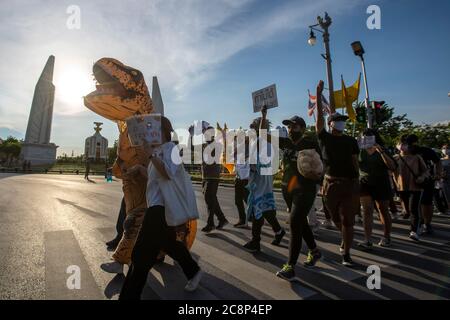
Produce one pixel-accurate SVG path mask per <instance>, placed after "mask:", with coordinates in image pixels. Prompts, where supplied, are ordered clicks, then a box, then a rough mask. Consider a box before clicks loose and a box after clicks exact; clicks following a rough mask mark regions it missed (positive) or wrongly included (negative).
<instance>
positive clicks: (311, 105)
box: [308, 90, 331, 117]
mask: <svg viewBox="0 0 450 320" xmlns="http://www.w3.org/2000/svg"><path fill="white" fill-rule="evenodd" d="M308 96H309V99H308V116H310V117H311V116H312V115H313V114H314V110H316V107H317V98H316V96H312V95H311V92H310V91H309V90H308ZM322 107H323V112H324V113H328V114H330V113H331V112H330V104H329V103H328V100H327V99H326V98H325V97H324V96H323V95H322Z"/></svg>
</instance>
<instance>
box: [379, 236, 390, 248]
mask: <svg viewBox="0 0 450 320" xmlns="http://www.w3.org/2000/svg"><path fill="white" fill-rule="evenodd" d="M378 245H379V246H380V247H390V246H391V240H390V239H386V238H385V237H383V238H381V239H380V242H378Z"/></svg>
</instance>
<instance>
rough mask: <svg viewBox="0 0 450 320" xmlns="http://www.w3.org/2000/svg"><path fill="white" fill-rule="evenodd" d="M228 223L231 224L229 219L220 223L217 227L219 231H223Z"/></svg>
mask: <svg viewBox="0 0 450 320" xmlns="http://www.w3.org/2000/svg"><path fill="white" fill-rule="evenodd" d="M228 223H229V222H228V220H227V219H224V220H222V221H220V222H219V224H218V225H217V230H222V229H223V227H225V226H226V225H227V224H228Z"/></svg>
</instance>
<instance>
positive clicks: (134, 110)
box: [84, 58, 197, 273]
mask: <svg viewBox="0 0 450 320" xmlns="http://www.w3.org/2000/svg"><path fill="white" fill-rule="evenodd" d="M93 75H94V77H95V79H96V81H97V84H96V90H95V91H93V92H91V93H89V94H88V95H87V96H86V97H85V98H84V104H85V106H86V107H87V108H88V109H90V110H92V111H93V112H95V113H97V114H98V115H100V116H102V117H105V118H107V119H109V120H112V121H114V122H116V123H117V126H118V129H119V143H118V148H117V159H116V161H115V163H114V166H113V174H114V176H115V177H116V178H118V179H122V189H123V193H124V198H125V206H126V218H125V222H124V233H123V236H122V239H121V240H120V242H119V244H118V246H117V248H116V250H115V252H114V254H113V256H112V258H113V260H114V262H111V263H105V264H103V265H102V269H103V270H105V271H107V272H112V273H123V265H124V264H130V262H131V253H132V251H133V247H134V244H135V242H136V238H137V235H138V233H139V230H140V227H141V224H142V221H143V219H144V214H145V210H146V208H147V202H146V186H147V181H146V178H145V177H144V176H142V175H141V174H139V173H138V172H139V170H136V168H137V167H139V166H140V165H143V166H145V167H147V166H148V163H149V160H148V159H147V158H146V156H145V152H144V150H143V149H142V147H133V146H131V143H130V140H129V138H128V131H127V126H126V122H125V120H126V119H127V118H129V117H130V116H133V115H139V114H149V113H152V112H153V111H154V110H153V109H154V108H153V103H152V99H151V98H150V94H149V92H148V88H147V85H146V83H145V80H144V76H143V74H142V72H141V71H139V70H137V69H134V68H132V67H129V66H126V65H124V64H123V63H121V62H120V61H118V60H116V59H112V58H102V59H100V60H98V61H97V62H96V63H95V64H94V66H93ZM196 230H197V225H196V220H192V221H190V222H188V223H186V224H185V225H183V226H180V227H179V228H178V231H177V238H178V239H179V240H180V241H182V242H184V243H185V244H186V246H187V247H188V248H191V246H192V244H193V242H194V239H195V234H196ZM161 256H162V257H163V256H164V255H163V253H162V255H161Z"/></svg>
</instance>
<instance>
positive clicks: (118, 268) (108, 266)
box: [100, 261, 123, 274]
mask: <svg viewBox="0 0 450 320" xmlns="http://www.w3.org/2000/svg"><path fill="white" fill-rule="evenodd" d="M100 268H101V269H102V270H103V271H105V272H108V273H117V274H121V273H122V274H123V264H121V263H120V262H117V261H113V262H106V263H102V264H101V265H100Z"/></svg>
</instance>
